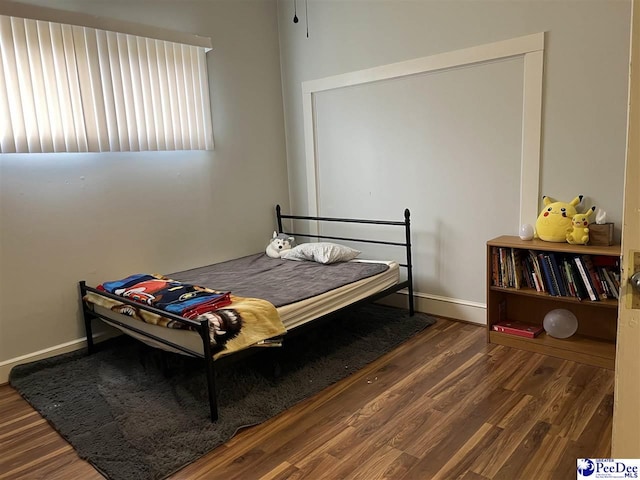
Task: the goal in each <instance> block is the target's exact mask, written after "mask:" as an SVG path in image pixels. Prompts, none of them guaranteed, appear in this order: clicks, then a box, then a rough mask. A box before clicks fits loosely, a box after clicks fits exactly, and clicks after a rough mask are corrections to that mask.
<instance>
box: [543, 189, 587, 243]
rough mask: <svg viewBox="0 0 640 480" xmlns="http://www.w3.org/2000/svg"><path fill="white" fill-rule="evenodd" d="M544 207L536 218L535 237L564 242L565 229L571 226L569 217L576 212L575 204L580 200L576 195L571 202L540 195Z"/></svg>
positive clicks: (580, 196)
mask: <svg viewBox="0 0 640 480" xmlns="http://www.w3.org/2000/svg"><path fill="white" fill-rule="evenodd" d="M542 199H543V202H544V205H545V207H544V209H543V210H542V212H540V215H538V219H537V220H536V238H540V239H541V240H545V241H547V242H566V241H567V229H568V228H570V227H571V219H572V218H573V216H574V215H576V214H577V213H578V212H577V211H576V205H578V204H579V203H580V202H581V201H582V195H578V196H577V197H576V198H574V199H573V200H571V202H569V203H567V202H556V201H555V200H553V199H552V198H550V197H546V196H545V197H542Z"/></svg>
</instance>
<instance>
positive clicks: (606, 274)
mask: <svg viewBox="0 0 640 480" xmlns="http://www.w3.org/2000/svg"><path fill="white" fill-rule="evenodd" d="M601 272H602V276H603V277H604V280H605V282H607V285H608V286H609V291H610V292H611V294H612V295H613V297H614V298H615V299H619V298H620V293H619V292H618V288H617V287H616V284H615V282H614V281H613V275H610V274H609V271H608V270H607V269H606V268H604V267H601Z"/></svg>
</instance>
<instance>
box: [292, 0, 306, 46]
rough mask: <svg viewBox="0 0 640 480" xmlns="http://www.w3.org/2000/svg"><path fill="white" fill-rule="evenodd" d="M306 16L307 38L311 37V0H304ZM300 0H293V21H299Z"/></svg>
mask: <svg viewBox="0 0 640 480" xmlns="http://www.w3.org/2000/svg"><path fill="white" fill-rule="evenodd" d="M304 16H305V19H304V20H305V23H306V26H307V38H309V0H304ZM299 21H300V19H299V18H298V0H293V23H298V22H299Z"/></svg>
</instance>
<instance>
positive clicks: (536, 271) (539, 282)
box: [529, 250, 546, 292]
mask: <svg viewBox="0 0 640 480" xmlns="http://www.w3.org/2000/svg"><path fill="white" fill-rule="evenodd" d="M529 260H530V261H531V266H532V267H533V281H534V282H535V284H536V290H537V291H538V292H546V289H545V286H544V282H543V279H542V272H541V271H540V262H538V256H537V255H536V252H534V251H533V250H529Z"/></svg>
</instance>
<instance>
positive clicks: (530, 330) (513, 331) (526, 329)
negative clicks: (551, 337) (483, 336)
mask: <svg viewBox="0 0 640 480" xmlns="http://www.w3.org/2000/svg"><path fill="white" fill-rule="evenodd" d="M492 328H493V329H494V330H495V331H496V332H502V333H508V334H510V335H517V336H519V337H527V338H535V337H537V336H538V335H540V334H541V333H542V332H543V331H544V329H543V328H542V326H540V325H530V324H528V323H521V322H509V321H505V322H498V323H494V324H493V326H492Z"/></svg>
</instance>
